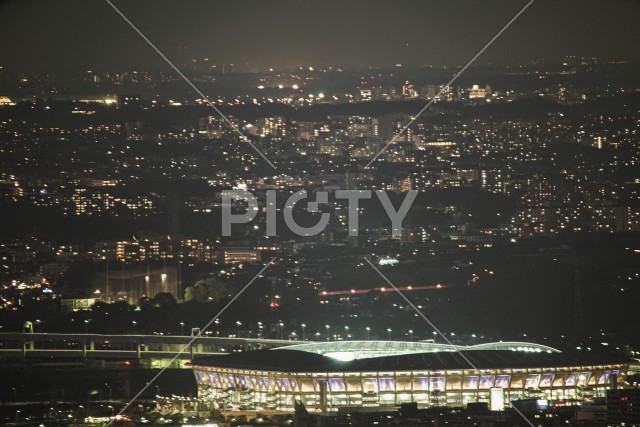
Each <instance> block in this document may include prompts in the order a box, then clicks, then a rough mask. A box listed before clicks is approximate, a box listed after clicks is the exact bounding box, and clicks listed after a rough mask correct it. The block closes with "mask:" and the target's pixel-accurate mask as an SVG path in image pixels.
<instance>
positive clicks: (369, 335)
mask: <svg viewBox="0 0 640 427" xmlns="http://www.w3.org/2000/svg"><path fill="white" fill-rule="evenodd" d="M364 329H365V330H366V331H367V341H369V340H370V339H371V328H370V327H368V326H367V327H366V328H364Z"/></svg>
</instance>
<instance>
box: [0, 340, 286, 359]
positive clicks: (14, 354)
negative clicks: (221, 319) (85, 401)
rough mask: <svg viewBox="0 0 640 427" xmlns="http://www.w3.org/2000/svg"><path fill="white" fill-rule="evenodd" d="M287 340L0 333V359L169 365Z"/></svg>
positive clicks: (266, 346) (283, 342) (258, 347)
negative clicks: (171, 362)
mask: <svg viewBox="0 0 640 427" xmlns="http://www.w3.org/2000/svg"><path fill="white" fill-rule="evenodd" d="M292 343H293V342H292V341H289V340H278V339H264V338H233V337H209V336H200V337H191V336H181V335H135V334H128V335H105V334H71V333H31V332H4V333H0V360H1V362H0V364H4V365H13V366H15V365H16V364H22V365H26V366H33V367H51V366H60V367H65V366H67V367H73V366H77V367H81V366H92V367H109V366H113V365H114V364H115V365H118V364H122V363H124V364H132V363H136V364H137V365H140V366H143V367H148V368H159V367H163V366H166V365H167V364H168V363H169V361H171V359H173V358H174V357H176V356H177V357H176V361H175V362H174V364H173V365H172V366H171V367H183V366H184V362H185V361H187V360H191V359H193V358H194V357H198V356H208V355H215V354H226V353H232V352H237V351H248V350H258V349H264V348H274V347H281V346H285V345H290V344H292Z"/></svg>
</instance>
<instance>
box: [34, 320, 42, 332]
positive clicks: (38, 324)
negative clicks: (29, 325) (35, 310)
mask: <svg viewBox="0 0 640 427" xmlns="http://www.w3.org/2000/svg"><path fill="white" fill-rule="evenodd" d="M40 323H42V320H36V329H35V331H34V332H38V329H40Z"/></svg>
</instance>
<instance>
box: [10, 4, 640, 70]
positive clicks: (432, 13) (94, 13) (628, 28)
mask: <svg viewBox="0 0 640 427" xmlns="http://www.w3.org/2000/svg"><path fill="white" fill-rule="evenodd" d="M114 2H115V4H116V5H117V6H118V7H119V8H120V9H121V10H122V11H123V12H124V13H125V14H126V15H127V16H128V17H129V18H130V19H131V20H132V21H133V22H134V23H136V25H138V26H139V28H140V29H141V30H142V31H143V32H144V33H145V34H146V35H147V36H148V37H149V38H150V39H151V40H152V41H154V42H155V43H156V44H157V46H158V47H159V48H160V49H161V50H163V51H164V52H165V53H166V54H167V55H168V56H169V57H170V58H172V59H174V60H175V61H176V62H178V63H184V62H185V61H188V60H189V58H192V57H203V56H208V57H209V58H210V59H211V61H213V62H217V63H221V62H226V63H236V64H247V63H248V64H249V65H248V66H249V68H250V69H258V68H262V69H263V68H265V67H268V66H272V67H274V68H282V67H291V66H296V65H305V64H307V65H320V64H336V65H343V66H354V65H360V64H366V65H370V64H373V65H378V64H381V65H387V64H394V63H403V64H456V65H459V64H463V63H465V62H466V61H467V60H469V59H470V58H471V57H472V56H473V55H474V54H475V53H476V52H477V51H478V50H479V49H480V48H481V47H482V46H483V45H484V43H486V42H487V41H488V40H489V39H490V38H491V37H492V36H493V35H494V34H495V33H496V32H497V31H498V30H499V29H500V28H501V27H502V26H503V25H504V24H505V23H506V22H507V21H508V20H509V19H510V18H511V17H512V16H513V15H515V13H516V12H517V11H518V10H519V9H520V8H521V7H522V6H524V4H525V3H526V1H524V0H429V1H427V0H384V1H381V0H349V1H347V0H340V1H336V0H328V1H308V0H298V1H289V0H287V1H273V0H220V1H217V0H209V1H200V0H196V1H190V0H189V1H177V0H176V1H165V0H155V1H148V0H137V1H131V0H130V1H123V0H114ZM0 4H1V5H0V40H2V42H1V43H0V65H4V66H5V67H7V68H11V69H14V70H29V69H36V70H59V69H65V68H69V69H73V68H78V67H80V68H97V69H102V68H109V67H110V66H114V67H122V66H126V65H129V64H131V65H133V66H136V67H141V68H144V69H151V68H160V69H164V68H166V65H164V64H163V63H162V60H161V59H159V58H158V56H157V55H156V54H155V52H153V51H152V50H151V49H150V48H149V47H148V46H147V45H146V44H145V42H144V41H143V40H142V39H141V38H140V37H139V36H138V35H137V34H136V33H134V32H133V30H132V29H131V28H129V27H128V25H127V24H126V23H125V22H124V21H123V20H122V19H121V18H120V17H119V16H118V15H116V13H115V11H113V10H112V9H111V7H110V6H109V5H108V4H107V3H106V2H105V1H103V0H79V1H78V0H66V1H54V0H48V1H38V0H10V1H4V2H2V3H0ZM639 18H640V1H633V0H537V1H536V2H535V3H534V4H533V5H532V6H531V7H530V8H529V10H528V11H526V12H525V14H524V15H523V16H522V17H521V18H520V19H519V20H518V21H516V22H515V23H514V25H513V26H512V27H511V28H510V29H509V30H508V31H507V32H506V33H505V34H504V35H503V36H502V37H501V38H500V39H499V40H498V41H497V42H496V43H495V44H494V45H493V46H492V47H491V48H490V49H489V50H488V51H487V52H486V53H485V55H483V57H482V58H481V59H480V61H479V63H482V62H487V61H489V60H490V61H494V62H500V63H516V62H522V61H527V60H530V59H540V58H547V59H559V58H561V57H563V56H564V55H580V56H586V55H588V56H598V57H601V58H612V59H632V60H635V59H638V56H639V54H638V52H639V51H638V49H637V43H638V41H639V40H640V25H638V20H639ZM244 68H246V66H245V67H244Z"/></svg>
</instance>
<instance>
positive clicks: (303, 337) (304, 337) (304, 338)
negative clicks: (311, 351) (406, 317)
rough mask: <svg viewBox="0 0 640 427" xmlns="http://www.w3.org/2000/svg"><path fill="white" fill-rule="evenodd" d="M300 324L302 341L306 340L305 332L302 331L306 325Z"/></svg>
mask: <svg viewBox="0 0 640 427" xmlns="http://www.w3.org/2000/svg"><path fill="white" fill-rule="evenodd" d="M300 326H302V341H306V340H307V339H306V335H305V333H304V330H305V329H306V328H307V325H305V324H304V323H303V324H302V325H300Z"/></svg>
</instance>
